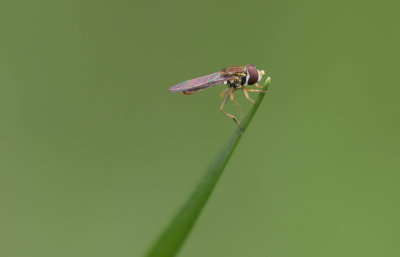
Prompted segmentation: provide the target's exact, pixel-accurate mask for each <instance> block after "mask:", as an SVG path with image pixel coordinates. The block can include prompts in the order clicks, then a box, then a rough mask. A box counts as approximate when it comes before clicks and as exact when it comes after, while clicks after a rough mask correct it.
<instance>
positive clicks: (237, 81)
mask: <svg viewBox="0 0 400 257" xmlns="http://www.w3.org/2000/svg"><path fill="white" fill-rule="evenodd" d="M245 83H246V76H236V77H234V78H232V79H231V80H228V86H229V87H233V88H241V87H242V86H243V85H244V84H245Z"/></svg>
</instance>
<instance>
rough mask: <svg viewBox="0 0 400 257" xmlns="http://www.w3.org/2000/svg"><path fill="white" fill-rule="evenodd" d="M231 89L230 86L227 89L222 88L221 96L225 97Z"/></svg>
mask: <svg viewBox="0 0 400 257" xmlns="http://www.w3.org/2000/svg"><path fill="white" fill-rule="evenodd" d="M229 91H230V88H226V89H224V90H222V91H221V93H219V95H220V96H221V97H225V96H226V94H228V92H229Z"/></svg>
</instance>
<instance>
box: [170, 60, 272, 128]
mask: <svg viewBox="0 0 400 257" xmlns="http://www.w3.org/2000/svg"><path fill="white" fill-rule="evenodd" d="M264 74H265V72H264V71H263V70H258V69H257V67H256V66H255V65H253V64H248V65H246V66H231V67H228V68H225V69H223V70H221V71H218V72H215V73H212V74H208V75H205V76H202V77H198V78H195V79H191V80H187V81H184V82H182V83H179V84H178V85H175V86H173V87H171V88H170V89H169V91H170V92H171V93H178V92H182V93H183V94H185V95H190V94H193V93H196V92H199V91H201V90H203V89H206V88H209V87H213V86H216V85H221V84H225V85H227V86H228V88H226V89H225V90H223V91H222V92H221V97H224V100H223V101H222V104H221V106H220V108H219V109H220V110H221V112H222V113H223V114H225V115H226V116H228V117H229V118H231V119H233V120H234V121H235V122H236V124H237V125H238V126H239V128H240V130H241V131H242V133H243V128H242V126H241V125H240V123H239V121H238V119H236V117H235V116H233V115H232V114H229V113H227V112H225V111H224V110H223V108H224V105H225V103H226V101H227V100H228V98H231V100H232V101H233V102H234V104H235V105H236V106H238V108H239V111H240V112H241V110H240V107H239V104H238V103H237V102H236V101H235V99H234V96H233V94H234V93H235V91H236V90H238V89H242V90H243V93H244V95H245V97H246V98H247V99H248V100H249V101H250V102H252V103H254V100H253V99H251V98H250V96H249V94H248V92H260V93H265V92H266V91H263V90H259V89H252V88H248V87H247V86H251V85H255V86H256V87H258V88H262V86H260V85H258V84H257V82H259V81H260V80H261V78H262V76H263V75H264Z"/></svg>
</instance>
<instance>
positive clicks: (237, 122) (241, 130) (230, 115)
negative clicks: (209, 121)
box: [219, 94, 243, 134]
mask: <svg viewBox="0 0 400 257" xmlns="http://www.w3.org/2000/svg"><path fill="white" fill-rule="evenodd" d="M229 97H230V94H227V95H226V96H225V98H224V101H222V104H221V107H219V109H220V111H221V112H222V113H223V114H225V115H226V116H228V117H229V118H231V119H233V121H234V122H235V123H236V124H237V125H238V126H239V128H240V132H241V133H242V134H243V128H242V126H241V125H240V123H239V121H238V120H237V119H236V117H235V116H233V115H232V114H229V113H227V112H225V111H224V110H223V109H224V105H225V103H226V101H227V100H228V98H229Z"/></svg>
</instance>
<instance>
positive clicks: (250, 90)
mask: <svg viewBox="0 0 400 257" xmlns="http://www.w3.org/2000/svg"><path fill="white" fill-rule="evenodd" d="M246 90H247V91H249V92H259V93H267V91H264V90H258V89H252V88H246Z"/></svg>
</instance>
